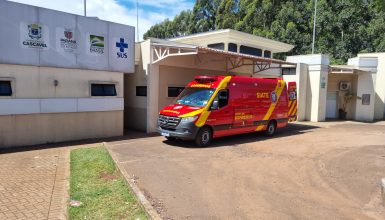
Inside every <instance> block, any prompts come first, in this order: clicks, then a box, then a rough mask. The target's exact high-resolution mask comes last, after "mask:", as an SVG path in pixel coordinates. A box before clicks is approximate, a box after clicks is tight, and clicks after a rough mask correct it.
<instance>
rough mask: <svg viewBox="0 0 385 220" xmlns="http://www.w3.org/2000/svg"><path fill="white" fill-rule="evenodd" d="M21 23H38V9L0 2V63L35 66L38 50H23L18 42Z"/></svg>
mask: <svg viewBox="0 0 385 220" xmlns="http://www.w3.org/2000/svg"><path fill="white" fill-rule="evenodd" d="M22 22H28V23H39V21H38V9H37V8H35V7H30V6H26V5H22V4H16V3H13V2H8V1H0V27H1V31H0V51H1V53H0V63H12V64H22V65H36V64H38V63H39V50H35V49H32V50H25V49H24V48H23V46H22V44H21V40H20V35H21V34H20V26H21V23H22Z"/></svg>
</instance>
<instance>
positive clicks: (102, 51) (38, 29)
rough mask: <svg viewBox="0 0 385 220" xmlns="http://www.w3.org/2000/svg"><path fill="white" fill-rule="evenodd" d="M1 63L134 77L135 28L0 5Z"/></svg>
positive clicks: (10, 4) (16, 6) (15, 4)
mask: <svg viewBox="0 0 385 220" xmlns="http://www.w3.org/2000/svg"><path fill="white" fill-rule="evenodd" d="M0 26H1V31H0V50H1V51H2V53H0V63H8V64H22V65H34V66H51V67H63V68H78V69H91V70H106V71H117V72H125V73H132V72H134V56H135V53H134V49H135V46H134V44H135V40H134V37H135V29H134V28H133V27H131V26H127V25H121V24H116V23H111V22H107V21H102V20H99V19H98V18H90V17H84V16H79V15H73V14H68V13H64V12H59V11H54V10H49V9H44V8H38V7H34V6H28V5H23V4H19V3H14V2H7V1H0Z"/></svg>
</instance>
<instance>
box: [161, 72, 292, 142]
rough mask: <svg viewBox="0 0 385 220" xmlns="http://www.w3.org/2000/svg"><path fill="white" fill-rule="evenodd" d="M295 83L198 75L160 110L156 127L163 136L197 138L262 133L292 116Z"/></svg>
mask: <svg viewBox="0 0 385 220" xmlns="http://www.w3.org/2000/svg"><path fill="white" fill-rule="evenodd" d="M296 99H297V95H296V83H295V82H289V83H288V85H286V83H285V81H284V80H283V79H282V78H251V77H241V76H198V77H196V78H195V79H194V80H193V81H192V82H190V83H189V84H188V85H187V87H186V88H185V89H184V90H183V91H182V93H181V94H180V95H179V96H178V97H177V98H176V99H175V101H174V102H173V104H171V105H168V106H166V107H165V108H164V109H162V110H161V111H160V112H159V118H158V131H159V133H160V134H161V135H163V136H165V137H166V138H167V139H182V140H195V143H196V144H197V145H198V146H208V145H209V144H210V143H211V141H212V139H213V138H217V137H222V136H227V135H235V134H241V133H248V132H255V131H264V132H265V133H266V134H267V135H269V136H271V135H273V134H274V133H275V131H276V129H277V128H282V127H285V126H286V125H287V124H288V122H289V121H294V120H296V114H297V100H296Z"/></svg>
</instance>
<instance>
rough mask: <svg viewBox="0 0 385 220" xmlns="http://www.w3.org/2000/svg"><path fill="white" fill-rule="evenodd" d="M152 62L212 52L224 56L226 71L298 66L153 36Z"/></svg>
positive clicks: (254, 70)
mask: <svg viewBox="0 0 385 220" xmlns="http://www.w3.org/2000/svg"><path fill="white" fill-rule="evenodd" d="M150 40H151V63H152V64H155V63H157V62H160V61H162V60H164V59H166V58H167V57H175V56H186V55H200V54H212V55H213V56H214V57H222V58H224V60H225V66H226V67H225V71H226V72H230V71H232V70H235V69H237V68H240V67H243V66H252V74H256V73H259V72H262V71H265V70H268V69H273V68H275V69H277V68H278V69H279V68H282V65H285V67H287V66H291V67H296V64H295V63H290V62H286V61H283V60H278V59H272V58H265V57H258V56H253V55H248V54H242V53H236V52H230V51H225V50H219V49H214V48H208V47H201V46H195V45H191V44H184V43H178V42H173V41H167V40H161V39H156V38H151V39H150Z"/></svg>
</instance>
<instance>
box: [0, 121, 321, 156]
mask: <svg viewBox="0 0 385 220" xmlns="http://www.w3.org/2000/svg"><path fill="white" fill-rule="evenodd" d="M316 128H319V127H318V126H311V125H304V124H289V125H288V126H287V127H285V128H281V129H278V130H277V133H276V135H275V136H274V137H286V136H292V135H299V134H302V133H304V132H305V131H307V130H311V129H316ZM155 136H159V135H158V134H146V133H145V132H139V131H131V130H126V131H125V132H124V135H123V136H119V137H111V138H96V139H87V140H80V141H69V142H61V143H54V144H40V145H32V146H22V147H12V148H4V149H1V148H0V154H5V153H15V152H22V151H32V150H40V149H48V148H60V147H68V146H76V145H89V144H97V143H101V142H115V141H125V140H132V139H139V138H147V137H155ZM274 137H265V136H264V135H263V133H249V134H241V135H235V136H228V137H223V138H218V139H215V140H214V141H213V143H212V144H211V146H210V147H222V146H227V145H237V144H244V143H251V142H256V141H262V140H265V139H268V138H274ZM163 142H164V143H165V144H168V145H172V146H177V147H185V148H192V147H196V146H195V144H194V142H190V141H178V140H177V141H166V140H165V141H163Z"/></svg>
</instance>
